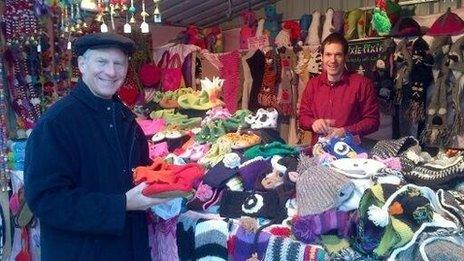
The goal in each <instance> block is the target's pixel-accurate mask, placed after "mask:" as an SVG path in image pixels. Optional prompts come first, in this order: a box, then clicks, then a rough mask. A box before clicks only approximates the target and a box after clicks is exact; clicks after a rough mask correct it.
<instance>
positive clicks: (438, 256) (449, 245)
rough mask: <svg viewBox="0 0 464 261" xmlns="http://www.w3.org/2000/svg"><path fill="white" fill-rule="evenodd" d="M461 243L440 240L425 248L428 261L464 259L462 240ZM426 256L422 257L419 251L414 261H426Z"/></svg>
mask: <svg viewBox="0 0 464 261" xmlns="http://www.w3.org/2000/svg"><path fill="white" fill-rule="evenodd" d="M460 241H461V242H459V240H456V239H454V240H453V239H450V240H446V239H440V238H438V239H436V240H433V241H432V242H430V243H428V244H425V245H424V246H423V248H424V254H425V256H426V257H427V258H428V260H443V261H446V260H462V258H463V257H464V245H463V242H462V239H461V240H460ZM458 242H459V243H458ZM425 256H422V255H421V254H420V252H419V251H417V252H416V255H415V259H414V260H425V259H424V257H425Z"/></svg>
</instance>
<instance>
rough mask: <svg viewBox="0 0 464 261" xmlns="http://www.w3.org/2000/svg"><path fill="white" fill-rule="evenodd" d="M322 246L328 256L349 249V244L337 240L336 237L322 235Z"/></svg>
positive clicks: (344, 240)
mask: <svg viewBox="0 0 464 261" xmlns="http://www.w3.org/2000/svg"><path fill="white" fill-rule="evenodd" d="M321 240H322V245H323V246H324V249H325V250H327V252H328V253H329V254H333V253H338V252H340V251H342V250H343V249H346V248H348V247H350V243H349V242H348V241H347V240H346V239H344V238H339V237H338V236H336V235H322V236H321Z"/></svg>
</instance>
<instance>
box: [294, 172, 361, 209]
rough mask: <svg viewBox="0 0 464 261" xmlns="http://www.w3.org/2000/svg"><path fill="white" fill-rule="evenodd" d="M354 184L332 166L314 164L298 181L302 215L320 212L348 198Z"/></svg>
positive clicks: (301, 174) (298, 197) (297, 195)
mask: <svg viewBox="0 0 464 261" xmlns="http://www.w3.org/2000/svg"><path fill="white" fill-rule="evenodd" d="M353 190H354V184H353V183H352V182H351V181H350V179H349V178H347V177H345V176H344V175H343V174H340V173H338V172H336V171H334V170H332V169H331V168H328V167H325V166H320V165H314V166H312V167H311V168H310V169H307V170H305V171H304V172H302V173H300V176H299V177H298V180H297V181H296V201H297V205H298V214H299V215H300V216H307V215H314V214H320V213H322V212H324V211H327V210H329V209H332V208H337V207H338V206H339V205H340V204H342V203H343V202H344V201H345V200H347V199H348V198H349V197H350V196H351V194H352V193H353Z"/></svg>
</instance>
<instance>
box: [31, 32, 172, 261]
mask: <svg viewBox="0 0 464 261" xmlns="http://www.w3.org/2000/svg"><path fill="white" fill-rule="evenodd" d="M134 49H135V44H134V42H133V41H132V40H130V39H128V38H125V37H123V36H119V35H116V34H111V33H97V34H90V35H85V36H83V37H80V38H79V39H77V40H76V41H75V44H74V51H75V53H76V54H77V56H78V66H79V70H80V72H81V74H82V76H81V79H79V82H78V83H77V86H76V87H75V88H74V89H73V90H72V91H71V92H70V94H69V95H68V96H67V97H64V98H63V99H61V100H60V101H58V102H56V103H55V104H54V105H53V106H52V107H51V108H50V109H48V110H47V112H46V113H45V114H43V115H42V117H41V119H40V120H39V122H38V123H37V126H36V127H35V129H34V130H33V131H32V134H31V136H30V137H29V139H28V142H27V147H26V161H25V173H24V175H25V195H26V200H27V203H28V205H29V207H30V208H31V210H32V212H33V213H34V214H35V215H36V216H37V217H38V218H39V220H40V225H41V238H40V239H41V260H113V261H114V260H150V249H149V245H148V233H147V222H146V212H145V210H146V209H148V208H149V207H151V206H153V205H155V204H159V203H162V202H164V200H162V199H157V198H149V197H145V196H144V195H142V193H141V191H142V189H144V188H145V187H146V186H147V185H146V184H145V183H142V184H140V185H138V186H136V187H133V183H132V172H131V170H132V168H134V167H136V166H139V165H147V164H149V163H150V162H149V161H150V160H149V158H148V147H147V142H146V140H145V137H144V135H143V132H142V130H141V128H140V127H139V126H138V125H137V124H136V121H135V118H134V115H133V114H132V113H131V111H130V110H129V109H128V108H126V107H125V106H124V105H123V104H122V103H121V101H120V100H119V99H118V98H117V97H116V95H115V93H116V92H117V91H118V89H119V88H120V87H121V85H122V84H123V82H124V79H125V77H126V73H127V68H128V59H129V58H128V56H129V55H130V54H131V53H132V52H133V51H134ZM132 187H133V188H132Z"/></svg>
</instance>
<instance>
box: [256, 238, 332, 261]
mask: <svg viewBox="0 0 464 261" xmlns="http://www.w3.org/2000/svg"><path fill="white" fill-rule="evenodd" d="M264 260H268V261H286V260H288V261H294V260H309V261H322V260H326V252H325V250H324V249H322V248H321V247H318V246H313V245H305V244H302V243H300V242H298V241H295V240H292V239H290V238H283V237H276V236H271V238H270V239H269V245H268V246H267V249H266V255H265V257H264Z"/></svg>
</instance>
